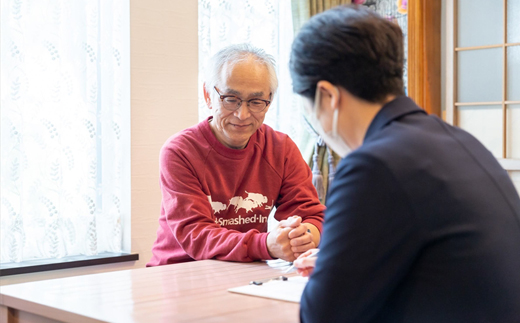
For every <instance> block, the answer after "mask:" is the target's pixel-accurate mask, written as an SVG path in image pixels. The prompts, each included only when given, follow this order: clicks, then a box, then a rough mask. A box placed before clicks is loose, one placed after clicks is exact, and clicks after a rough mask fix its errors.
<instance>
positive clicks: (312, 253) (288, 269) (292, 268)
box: [283, 249, 320, 274]
mask: <svg viewBox="0 0 520 323" xmlns="http://www.w3.org/2000/svg"><path fill="white" fill-rule="evenodd" d="M318 251H320V249H313V250H312V251H311V253H310V254H309V255H308V256H307V257H305V258H312V257H316V256H317V255H318ZM295 268H296V267H294V262H293V265H292V266H291V267H289V268H287V270H286V271H284V272H283V273H284V274H287V273H290V272H291V271H293V270H294V269H295Z"/></svg>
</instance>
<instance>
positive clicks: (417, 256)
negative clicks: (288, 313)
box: [300, 97, 520, 323]
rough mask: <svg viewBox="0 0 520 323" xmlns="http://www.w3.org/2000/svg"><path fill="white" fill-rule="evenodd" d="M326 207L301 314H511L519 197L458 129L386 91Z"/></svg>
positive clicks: (330, 317)
mask: <svg viewBox="0 0 520 323" xmlns="http://www.w3.org/2000/svg"><path fill="white" fill-rule="evenodd" d="M327 207H328V208H327V211H326V216H325V224H324V227H323V233H322V242H321V245H320V249H321V250H320V254H319V257H318V260H317V264H316V268H315V271H314V273H313V274H312V276H311V279H310V280H309V283H308V285H307V287H306V288H305V291H304V293H303V296H302V300H301V312H300V317H301V320H302V322H356V323H359V322H414V323H427V322H435V323H447V322H464V323H466V322H471V323H475V322H493V323H496V322H520V199H519V197H518V193H517V192H516V190H515V188H514V186H513V184H512V182H511V180H510V178H509V177H508V175H507V173H506V171H504V169H502V167H501V166H500V165H499V164H498V162H497V160H496V159H495V158H494V157H493V156H492V155H491V153H490V152H489V151H488V150H487V149H486V148H484V147H483V146H482V144H481V143H480V142H478V141H477V140H476V139H475V138H474V137H472V136H471V135H470V134H468V133H467V132H465V131H463V130H461V129H459V128H456V127H452V126H450V125H448V124H446V123H444V122H443V121H442V120H440V119H439V118H437V117H435V116H429V115H427V114H426V113H425V112H424V111H423V110H421V109H420V108H419V107H417V106H416V105H415V103H414V102H413V101H412V100H410V99H409V98H407V97H400V98H397V99H395V100H394V101H392V102H390V103H388V104H386V105H385V106H384V107H383V108H382V110H381V111H380V112H379V113H378V114H377V115H376V117H375V118H374V120H373V121H372V123H371V125H370V127H369V129H368V131H367V134H366V136H365V140H364V142H363V145H362V146H361V147H360V148H358V149H357V150H355V151H353V152H352V153H350V154H349V155H348V156H347V157H346V158H344V159H343V160H342V161H341V162H340V164H339V165H338V170H337V173H336V177H335V179H334V182H333V183H332V187H331V190H330V193H329V197H328V198H327Z"/></svg>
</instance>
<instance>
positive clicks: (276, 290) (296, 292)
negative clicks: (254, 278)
mask: <svg viewBox="0 0 520 323" xmlns="http://www.w3.org/2000/svg"><path fill="white" fill-rule="evenodd" d="M308 281H309V279H308V278H307V277H301V276H294V277H289V278H288V280H286V281H283V280H272V281H269V282H267V283H263V284H262V285H246V286H240V287H235V288H230V289H228V291H229V292H232V293H238V294H245V295H251V296H258V297H265V298H272V299H278V300H281V301H288V302H294V303H299V302H300V298H301V297H302V294H303V289H304V288H305V285H306V284H307V282H308Z"/></svg>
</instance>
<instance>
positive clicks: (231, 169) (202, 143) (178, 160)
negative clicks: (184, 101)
mask: <svg viewBox="0 0 520 323" xmlns="http://www.w3.org/2000/svg"><path fill="white" fill-rule="evenodd" d="M210 119H211V117H210V118H208V119H207V120H204V121H202V122H200V123H199V124H198V125H196V126H193V127H191V128H188V129H186V130H184V131H181V132H180V133H178V134H176V135H174V136H172V137H171V138H169V139H168V140H167V141H166V143H165V144H164V146H163V147H162V149H161V153H160V184H161V190H162V204H161V216H160V218H159V229H158V230H157V240H156V241H155V243H154V246H153V249H152V252H153V256H152V259H151V260H150V262H149V263H148V264H147V266H158V265H165V264H172V263H177V262H183V261H190V260H202V259H211V258H215V259H221V260H230V261H254V260H260V259H271V257H270V255H269V252H268V251H267V246H266V238H267V234H268V233H267V218H268V216H269V213H270V212H271V209H272V207H273V206H275V207H276V213H275V218H276V219H277V220H283V219H286V218H288V217H289V216H292V215H299V216H301V217H302V219H303V222H307V223H311V224H313V225H315V226H316V227H317V228H318V230H320V232H321V225H322V222H323V211H324V209H325V207H324V206H323V205H322V204H320V202H319V200H318V196H317V194H316V190H315V188H314V186H313V185H312V180H311V178H312V173H311V171H310V169H309V167H308V166H307V164H306V163H305V161H304V160H303V158H302V156H301V154H300V151H299V150H298V148H297V147H296V145H295V144H294V142H293V141H292V140H291V139H290V138H289V137H288V136H287V135H285V134H283V133H281V132H278V131H274V130H273V129H272V128H270V127H269V126H267V125H262V126H261V127H260V128H259V129H258V130H257V131H256V132H255V133H254V134H253V136H251V139H250V140H249V143H248V144H247V146H246V148H244V149H231V148H228V147H226V146H224V145H223V144H221V143H220V142H219V141H218V140H217V138H216V137H215V135H214V134H213V133H212V131H211V129H210V126H209V120H210Z"/></svg>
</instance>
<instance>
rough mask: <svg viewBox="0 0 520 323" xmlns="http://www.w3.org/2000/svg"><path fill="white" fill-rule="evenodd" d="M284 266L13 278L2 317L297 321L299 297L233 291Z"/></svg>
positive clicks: (209, 264) (209, 265) (0, 303)
mask: <svg viewBox="0 0 520 323" xmlns="http://www.w3.org/2000/svg"><path fill="white" fill-rule="evenodd" d="M281 272H282V270H281V269H276V268H271V267H269V266H268V265H267V264H265V263H260V262H258V263H233V262H224V261H217V260H204V261H196V262H188V263H182V264H176V265H169V266H161V267H153V268H141V269H132V270H122V271H116V272H108V273H101V274H93V275H85V276H75V277H68V278H59V279H50V280H44V281H37V282H30V283H23V284H15V285H7V286H2V287H1V290H0V322H2V323H3V322H9V323H10V322H56V321H64V322H247V323H252V322H298V321H299V315H298V311H299V305H298V304H296V303H290V302H283V301H276V300H271V299H264V298H259V297H253V296H245V295H240V294H234V293H230V292H228V291H227V289H228V288H231V287H238V286H242V285H247V284H248V283H249V282H250V281H251V280H259V279H266V278H271V277H276V276H279V275H280V274H281Z"/></svg>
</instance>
